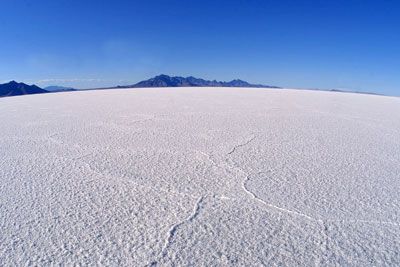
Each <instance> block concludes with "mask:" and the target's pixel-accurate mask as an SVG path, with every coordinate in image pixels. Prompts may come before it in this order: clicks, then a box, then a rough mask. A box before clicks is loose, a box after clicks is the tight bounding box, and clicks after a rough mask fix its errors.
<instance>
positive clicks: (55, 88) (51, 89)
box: [43, 85, 76, 92]
mask: <svg viewBox="0 0 400 267" xmlns="http://www.w3.org/2000/svg"><path fill="white" fill-rule="evenodd" d="M43 89H44V90H46V91H49V92H67V91H76V89H74V88H72V87H64V86H57V85H51V86H47V87H45V88H43Z"/></svg>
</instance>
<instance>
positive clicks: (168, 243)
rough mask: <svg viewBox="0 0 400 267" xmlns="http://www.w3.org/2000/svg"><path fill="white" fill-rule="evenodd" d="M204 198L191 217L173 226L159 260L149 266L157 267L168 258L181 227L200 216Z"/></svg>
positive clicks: (201, 198)
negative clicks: (170, 248) (169, 250)
mask: <svg viewBox="0 0 400 267" xmlns="http://www.w3.org/2000/svg"><path fill="white" fill-rule="evenodd" d="M204 198H205V197H204V196H201V197H200V198H199V199H198V200H197V202H196V204H195V206H194V208H193V211H192V213H191V214H190V215H189V217H187V218H185V219H184V220H182V221H180V222H178V223H176V224H174V225H172V226H171V228H170V229H169V231H168V237H167V238H166V239H165V243H164V246H163V248H162V250H161V253H160V255H159V259H158V260H155V261H153V262H152V263H150V264H149V266H157V264H158V262H159V261H160V260H162V259H163V258H165V257H166V256H167V253H168V249H169V247H170V246H171V244H172V241H173V238H174V237H175V234H176V231H177V230H178V229H179V227H181V226H182V225H184V224H185V223H190V222H192V221H193V220H194V219H195V218H196V217H197V216H198V215H199V213H200V209H201V204H202V203H203V201H204Z"/></svg>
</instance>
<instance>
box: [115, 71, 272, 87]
mask: <svg viewBox="0 0 400 267" xmlns="http://www.w3.org/2000/svg"><path fill="white" fill-rule="evenodd" d="M147 87H255V88H279V87H277V86H270V85H262V84H251V83H248V82H246V81H242V80H239V79H236V80H232V81H230V82H221V81H216V80H213V81H210V80H204V79H199V78H195V77H192V76H189V77H180V76H168V75H164V74H162V75H158V76H156V77H154V78H151V79H148V80H144V81H141V82H138V83H136V84H133V85H123V86H117V87H111V88H147Z"/></svg>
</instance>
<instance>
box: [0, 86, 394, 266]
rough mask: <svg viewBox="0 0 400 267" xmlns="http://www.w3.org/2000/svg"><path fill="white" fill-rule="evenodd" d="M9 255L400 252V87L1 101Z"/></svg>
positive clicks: (245, 262) (178, 258)
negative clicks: (397, 92)
mask: <svg viewBox="0 0 400 267" xmlns="http://www.w3.org/2000/svg"><path fill="white" fill-rule="evenodd" d="M0 121H1V127H0V135H1V137H2V138H1V139H0V232H1V234H0V265H1V266H10V265H17V266H21V265H40V266H43V265H122V266H143V265H149V266H156V265H158V266H193V265H203V266H220V265H222V266H260V265H267V266H332V265H343V266H377V265H381V266H382V265H387V266H390V265H392V266H395V265H400V254H399V251H400V195H399V191H400V179H399V178H400V177H399V175H400V167H399V166H400V153H399V151H400V99H399V98H395V97H383V96H373V95H362V94H343V93H332V92H317V91H298V90H284V89H283V90H273V89H272V90H268V89H247V88H246V89H243V88H240V89H238V88H163V89H158V88H148V89H134V90H129V89H121V90H99V91H78V92H66V93H57V94H45V95H30V96H20V97H9V98H2V99H0Z"/></svg>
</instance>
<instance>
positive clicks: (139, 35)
mask: <svg viewBox="0 0 400 267" xmlns="http://www.w3.org/2000/svg"><path fill="white" fill-rule="evenodd" d="M0 14H1V15H0V38H1V41H0V82H3V81H8V80H11V79H13V80H17V81H23V82H28V83H36V84H38V85H39V86H46V85H53V84H57V85H69V86H74V87H77V88H85V87H98V86H109V85H117V84H131V83H135V82H137V81H139V80H142V79H147V78H149V77H151V76H154V75H157V74H160V73H165V74H170V75H182V76H186V75H193V76H197V77H202V78H206V79H218V80H231V79H234V78H240V79H244V80H247V81H249V82H253V83H264V84H271V85H278V86H284V87H297V88H325V89H327V88H339V89H349V90H360V91H372V92H379V93H384V94H391V95H400V15H399V14H400V1H385V0H376V1H369V0H363V1H355V0H353V1H352V0H347V1H344V0H335V1H322V0H320V1H300V0H299V1H289V0H279V1H278V0H275V1H269V0H230V1H218V0H202V1H190V0H188V1H178V0H169V1H167V0H164V1H163V0H141V1H135V0H133V1H118V0H114V1H100V0H97V1H89V0H86V1H74V0H68V1H67V0H65V1H64V0H59V1H57V0H51V1H50V0H48V1H43V0H34V1H33V0H31V1H29V0H26V1H22V0H2V1H1V2H0Z"/></svg>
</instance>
